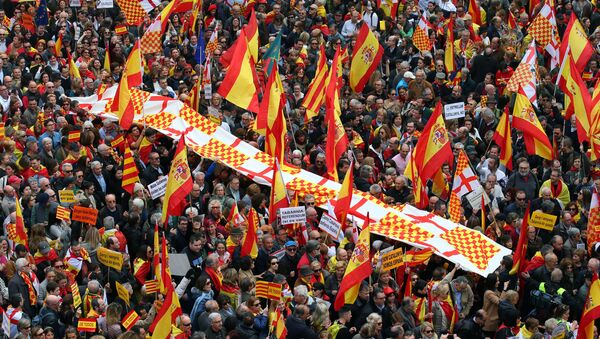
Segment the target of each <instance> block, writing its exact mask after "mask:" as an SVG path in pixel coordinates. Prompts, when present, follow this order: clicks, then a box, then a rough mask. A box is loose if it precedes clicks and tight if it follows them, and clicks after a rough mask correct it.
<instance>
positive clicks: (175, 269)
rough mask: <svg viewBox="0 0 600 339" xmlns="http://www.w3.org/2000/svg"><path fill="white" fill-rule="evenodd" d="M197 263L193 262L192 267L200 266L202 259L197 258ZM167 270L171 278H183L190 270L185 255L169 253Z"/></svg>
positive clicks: (188, 261)
mask: <svg viewBox="0 0 600 339" xmlns="http://www.w3.org/2000/svg"><path fill="white" fill-rule="evenodd" d="M197 260H198V262H194V266H200V265H202V257H199V258H198V259H197ZM169 268H170V269H171V275H172V276H178V277H183V276H185V274H186V273H187V272H188V271H189V270H190V268H191V266H190V260H189V259H188V256H187V254H183V253H169Z"/></svg>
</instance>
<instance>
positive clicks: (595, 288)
mask: <svg viewBox="0 0 600 339" xmlns="http://www.w3.org/2000/svg"><path fill="white" fill-rule="evenodd" d="M585 300H586V301H587V302H586V304H585V308H584V310H583V315H582V316H581V321H580V323H579V330H578V331H577V339H589V338H593V337H594V321H595V320H596V319H598V318H600V281H598V273H594V277H593V278H592V284H591V285H590V287H589V292H588V297H587V298H585Z"/></svg>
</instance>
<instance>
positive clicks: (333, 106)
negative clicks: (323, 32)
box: [325, 47, 348, 181]
mask: <svg viewBox="0 0 600 339" xmlns="http://www.w3.org/2000/svg"><path fill="white" fill-rule="evenodd" d="M339 58H340V49H339V47H338V49H337V50H336V52H335V56H334V57H333V63H332V64H331V69H330V70H329V80H328V81H329V82H328V85H327V89H326V90H325V95H326V96H325V111H326V114H325V120H326V121H327V124H328V125H329V128H328V129H327V145H326V146H325V154H326V155H327V158H326V165H327V175H328V176H329V178H330V179H331V180H333V181H338V174H337V163H338V161H339V160H340V158H341V157H342V155H343V154H344V153H345V152H346V151H347V150H348V137H347V136H346V132H345V131H344V126H343V125H342V121H341V120H340V114H341V113H342V110H341V108H340V100H339V78H338V69H340V62H339Z"/></svg>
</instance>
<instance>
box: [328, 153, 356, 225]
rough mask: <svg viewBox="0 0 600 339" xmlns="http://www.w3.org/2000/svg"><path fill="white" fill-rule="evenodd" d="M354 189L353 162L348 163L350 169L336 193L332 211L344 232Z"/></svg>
mask: <svg viewBox="0 0 600 339" xmlns="http://www.w3.org/2000/svg"><path fill="white" fill-rule="evenodd" d="M353 188H354V162H352V163H350V168H348V172H346V175H345V176H344V181H343V182H342V187H341V188H340V191H339V192H338V196H337V200H336V203H335V208H334V209H333V211H334V213H335V216H336V218H337V220H338V221H339V222H340V224H341V225H342V230H343V231H345V230H346V228H347V227H348V223H347V222H346V220H347V218H348V211H349V210H350V204H351V203H352V189H353Z"/></svg>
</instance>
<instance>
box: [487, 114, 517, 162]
mask: <svg viewBox="0 0 600 339" xmlns="http://www.w3.org/2000/svg"><path fill="white" fill-rule="evenodd" d="M508 115H509V113H508V105H507V106H506V108H505V109H504V114H502V117H501V118H500V121H499V122H498V126H496V131H495V132H494V136H493V137H492V140H493V141H494V142H495V143H496V145H498V146H500V163H501V164H502V165H504V166H505V167H506V168H508V169H509V170H511V171H512V168H513V164H512V163H513V161H512V155H513V149H512V131H511V127H510V119H509V117H508Z"/></svg>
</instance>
